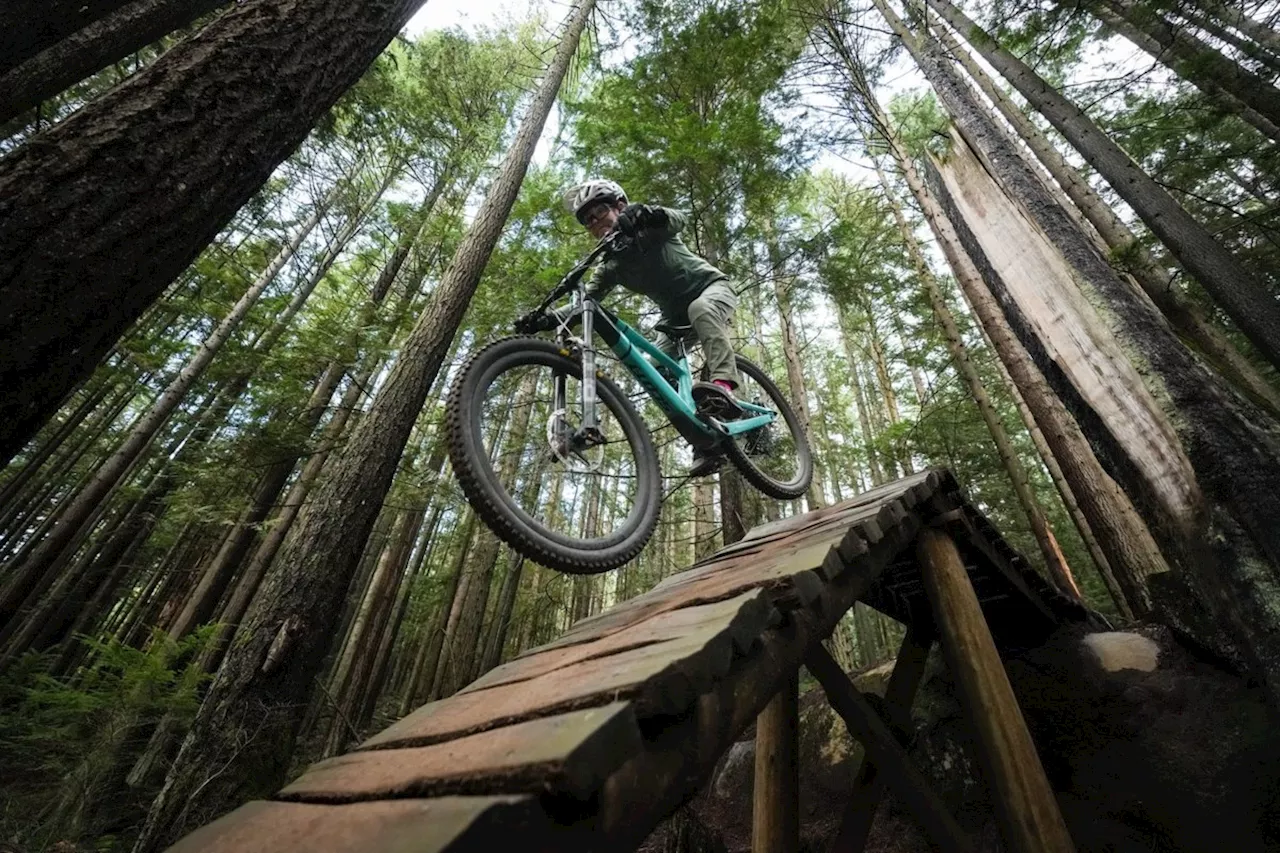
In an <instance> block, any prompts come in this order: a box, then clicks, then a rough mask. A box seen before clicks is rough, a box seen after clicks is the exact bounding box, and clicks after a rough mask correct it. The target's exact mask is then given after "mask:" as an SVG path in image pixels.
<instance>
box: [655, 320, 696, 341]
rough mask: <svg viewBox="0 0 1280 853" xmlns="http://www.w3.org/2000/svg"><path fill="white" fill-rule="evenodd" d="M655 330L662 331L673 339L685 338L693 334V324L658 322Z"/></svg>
mask: <svg viewBox="0 0 1280 853" xmlns="http://www.w3.org/2000/svg"><path fill="white" fill-rule="evenodd" d="M653 330H654V331H655V332H662V334H664V335H666V336H667V337H668V338H671V339H672V340H673V341H680V340H684V339H685V338H686V337H688V336H689V335H691V334H693V326H676V325H673V324H671V323H658V324H657V325H656V326H654V327H653Z"/></svg>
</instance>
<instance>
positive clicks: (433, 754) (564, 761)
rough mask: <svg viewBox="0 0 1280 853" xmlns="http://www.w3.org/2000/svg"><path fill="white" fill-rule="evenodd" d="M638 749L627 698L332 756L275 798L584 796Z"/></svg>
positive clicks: (333, 800)
mask: <svg viewBox="0 0 1280 853" xmlns="http://www.w3.org/2000/svg"><path fill="white" fill-rule="evenodd" d="M639 750H640V729H639V727H638V726H637V724H636V718H635V712H634V711H633V710H632V709H631V706H630V705H629V704H628V703H626V702H614V703H612V704H610V705H605V706H603V707H600V708H588V709H586V710H583V711H572V712H570V713H568V714H559V715H556V716H554V717H545V718H542V719H538V720H533V721H530V722H526V723H517V724H515V725H512V726H504V727H502V728H498V729H492V730H490V731H487V732H482V733H481V734H475V735H470V736H468V737H461V738H457V739H455V740H450V741H446V742H444V743H439V744H435V745H433V746H424V747H414V748H409V749H379V750H373V751H364V752H353V753H351V754H349V755H340V756H337V757H335V758H329V759H326V760H324V761H321V762H319V763H317V764H315V765H313V766H312V767H310V768H309V769H308V770H307V771H306V772H305V773H303V774H302V776H301V777H299V778H298V779H297V780H295V781H294V782H293V783H292V784H290V785H289V786H288V787H286V788H285V789H284V790H282V791H280V793H279V794H277V795H276V799H281V800H295V801H303V802H315V803H325V802H329V803H348V802H355V801H358V800H378V799H393V798H405V797H438V796H442V795H446V794H481V793H483V794H513V793H542V792H550V793H556V794H567V795H569V796H571V797H575V798H578V799H585V798H587V797H588V796H590V794H591V793H592V792H593V791H595V790H596V789H597V788H599V787H600V785H601V784H603V783H604V780H605V779H606V778H608V776H609V774H610V773H612V772H613V771H614V770H616V769H617V768H618V767H619V766H620V765H621V764H622V763H623V762H624V761H626V760H627V759H628V758H630V757H631V756H632V755H634V754H635V753H636V752H638V751H639Z"/></svg>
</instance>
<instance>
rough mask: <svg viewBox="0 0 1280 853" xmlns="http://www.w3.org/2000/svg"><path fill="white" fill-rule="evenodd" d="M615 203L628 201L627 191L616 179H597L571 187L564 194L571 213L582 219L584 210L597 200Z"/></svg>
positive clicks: (565, 204)
mask: <svg viewBox="0 0 1280 853" xmlns="http://www.w3.org/2000/svg"><path fill="white" fill-rule="evenodd" d="M601 201H603V202H605V203H606V204H615V203H617V202H619V201H621V202H623V203H625V202H626V201H627V193H626V191H625V190H623V189H622V187H620V186H619V185H618V184H617V183H615V182H614V181H607V180H603V179H595V180H591V181H587V182H586V183H584V184H578V185H577V186H576V187H571V188H570V189H569V190H568V192H566V193H565V194H564V206H565V207H566V208H567V209H568V210H569V212H570V213H572V214H573V215H574V217H576V218H577V220H578V221H579V222H581V221H582V212H583V211H584V210H586V209H587V208H588V207H590V206H591V205H593V204H595V203H596V202H601Z"/></svg>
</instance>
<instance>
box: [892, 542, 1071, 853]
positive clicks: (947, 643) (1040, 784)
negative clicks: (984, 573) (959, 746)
mask: <svg viewBox="0 0 1280 853" xmlns="http://www.w3.org/2000/svg"><path fill="white" fill-rule="evenodd" d="M916 557H917V560H918V561H919V564H920V574H921V577H922V578H923V580H924V587H925V590H926V592H927V593H928V595H929V602H930V604H931V606H932V607H933V614H934V620H935V622H936V626H937V631H938V638H939V640H940V641H941V643H942V651H943V653H944V654H945V655H946V658H947V665H948V666H949V667H950V669H951V673H952V675H953V676H954V677H955V680H956V684H957V686H958V687H959V690H960V697H961V703H962V705H963V706H964V709H965V714H966V715H967V717H968V718H969V722H970V725H971V726H972V729H973V732H974V735H975V736H976V739H977V745H978V753H979V755H978V758H979V761H980V762H981V764H982V765H983V768H984V770H985V771H986V778H987V784H988V787H989V789H990V791H991V794H992V798H993V799H994V800H995V810H996V820H997V822H998V823H999V825H1000V831H1001V835H1002V836H1003V838H1004V843H1005V846H1006V848H1007V849H1008V850H1009V853H1074V850H1075V847H1074V845H1073V844H1072V841H1071V836H1070V835H1068V833H1067V827H1066V824H1065V823H1063V820H1062V814H1061V812H1060V811H1059V810H1058V801H1057V799H1056V798H1055V797H1054V795H1053V789H1052V788H1050V787H1049V780H1048V779H1047V778H1045V775H1044V768H1043V767H1042V766H1041V764H1040V756H1039V755H1037V754H1036V748H1035V744H1034V743H1032V741H1031V733H1030V732H1029V731H1027V724H1026V721H1025V720H1024V719H1023V718H1022V711H1021V709H1020V708H1019V707H1018V701H1017V699H1016V698H1015V697H1014V695H1013V688H1012V687H1011V686H1010V685H1009V677H1008V676H1007V675H1006V674H1005V671H1004V664H1003V663H1002V662H1001V661H1000V656H999V654H998V653H997V652H996V644H995V641H994V640H993V639H992V637H991V630H990V628H989V627H988V626H987V621H986V618H985V617H984V616H983V614H982V607H981V605H980V604H979V603H978V596H977V595H976V594H975V593H974V591H973V585H972V584H971V583H970V582H969V575H968V573H967V572H966V571H965V568H964V563H963V561H962V560H961V559H960V552H959V551H958V550H957V549H956V545H955V542H953V541H952V540H951V537H950V536H947V535H946V534H945V533H942V532H940V531H938V530H934V529H931V528H925V529H924V530H921V531H920V535H919V538H918V539H917V540H916Z"/></svg>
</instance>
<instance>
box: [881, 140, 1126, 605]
mask: <svg viewBox="0 0 1280 853" xmlns="http://www.w3.org/2000/svg"><path fill="white" fill-rule="evenodd" d="M876 176H877V177H878V178H879V179H880V186H881V188H882V189H883V190H884V193H885V197H886V198H887V199H888V200H889V207H890V208H891V209H892V210H893V217H894V221H895V222H896V223H897V225H898V231H899V233H900V234H901V235H902V241H903V243H904V244H905V245H906V247H907V255H908V256H909V257H910V258H911V263H912V265H913V266H915V268H916V275H917V277H918V278H919V279H920V282H921V283H922V284H923V286H924V288H925V291H926V293H927V294H928V296H929V304H930V305H931V306H932V307H933V315H934V317H936V318H937V320H938V324H939V325H940V326H942V339H943V341H944V342H945V344H946V347H947V352H948V353H949V354H950V355H951V363H952V364H953V365H955V369H956V372H957V373H959V374H960V378H961V379H962V380H964V383H965V385H966V386H967V387H968V388H969V394H970V395H971V396H972V397H973V401H974V403H975V404H976V405H977V407H978V412H979V413H980V414H981V415H982V421H983V423H985V424H986V425H987V431H988V432H990V433H991V440H992V441H993V442H995V445H996V452H997V453H998V454H999V455H1000V461H1001V462H1003V463H1004V468H1005V471H1006V473H1008V475H1009V480H1010V482H1011V483H1012V484H1013V492H1014V494H1015V495H1016V496H1017V498H1018V503H1019V505H1021V507H1022V511H1023V512H1024V513H1025V514H1026V516H1027V523H1028V524H1029V525H1030V527H1031V534H1032V535H1033V536H1034V537H1035V540H1036V544H1037V545H1039V546H1040V554H1041V556H1042V557H1044V564H1045V567H1046V568H1048V570H1049V577H1050V578H1051V579H1052V581H1053V583H1054V585H1055V586H1057V587H1058V589H1059V591H1061V592H1062V593H1063V594H1064V595H1068V596H1072V597H1073V598H1077V599H1078V598H1079V597H1080V590H1079V589H1077V588H1076V584H1075V581H1074V579H1073V578H1072V577H1071V568H1070V567H1069V566H1068V565H1067V563H1066V560H1065V559H1063V556H1062V551H1061V550H1060V549H1059V548H1058V544H1057V542H1056V541H1055V540H1054V538H1053V533H1052V531H1051V530H1050V529H1049V522H1048V520H1047V519H1046V518H1045V515H1044V509H1043V508H1042V507H1041V506H1040V502H1039V501H1038V500H1036V497H1035V495H1034V494H1033V493H1032V491H1031V481H1030V479H1029V478H1028V477H1027V470H1026V468H1024V467H1023V465H1022V460H1020V459H1019V458H1018V454H1017V453H1016V452H1015V451H1014V449H1013V444H1012V443H1011V442H1010V441H1009V434H1008V433H1007V432H1006V431H1005V428H1004V423H1003V422H1002V421H1001V420H1000V416H999V415H998V414H997V413H996V410H995V407H994V406H993V405H992V404H991V398H990V397H989V396H988V395H987V387H986V385H985V384H984V383H983V381H982V377H980V376H979V375H978V371H977V369H976V368H975V367H974V366H973V362H972V361H970V360H969V352H968V349H967V348H966V347H965V345H964V340H963V339H962V338H961V335H960V329H959V328H958V327H957V326H956V320H955V317H954V316H952V314H951V309H950V308H948V307H947V303H946V300H945V299H944V298H943V295H942V289H941V288H940V287H939V286H938V281H937V279H935V278H934V276H933V271H932V270H931V269H930V267H929V262H928V261H927V260H925V257H924V253H923V252H922V251H921V249H920V245H919V244H918V243H917V242H916V238H915V233H914V232H913V231H912V229H911V227H910V226H909V225H908V224H907V220H906V218H905V217H904V216H903V215H902V210H901V208H900V207H899V204H898V200H897V198H896V197H895V196H894V193H893V192H892V189H891V188H890V186H889V181H888V178H886V177H885V174H884V172H883V171H881V170H880V167H879V166H878V165H877V166H876ZM1117 604H1121V603H1120V602H1117ZM1121 606H1122V605H1121Z"/></svg>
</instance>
